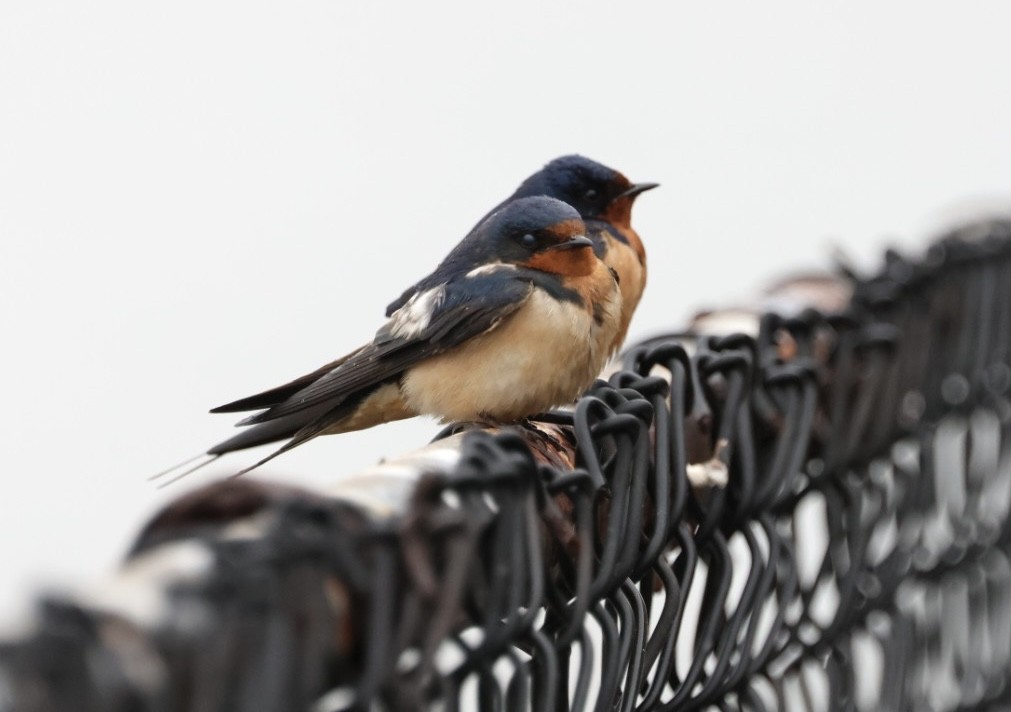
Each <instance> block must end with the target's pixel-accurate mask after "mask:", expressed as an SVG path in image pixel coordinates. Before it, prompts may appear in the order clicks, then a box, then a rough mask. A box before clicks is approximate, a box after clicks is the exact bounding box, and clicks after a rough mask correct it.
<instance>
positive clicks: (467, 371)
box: [402, 289, 620, 421]
mask: <svg viewBox="0 0 1011 712" xmlns="http://www.w3.org/2000/svg"><path fill="white" fill-rule="evenodd" d="M619 313H620V298H618V297H617V296H615V301H614V302H613V303H612V304H611V305H609V308H607V309H605V313H604V315H603V318H602V320H601V324H599V325H598V324H596V323H595V322H594V320H593V317H592V316H591V315H590V314H589V313H587V311H586V310H585V309H582V308H580V307H577V306H576V305H574V304H571V303H567V302H559V301H557V300H555V299H553V298H552V297H549V296H548V295H547V294H545V293H544V292H542V291H541V290H539V289H535V290H534V291H533V293H532V294H531V296H530V297H529V301H528V303H527V304H525V305H524V306H523V307H522V308H521V309H519V310H518V311H517V312H516V313H515V314H513V315H512V316H511V317H509V318H508V319H507V320H506V321H505V322H503V323H502V324H501V325H500V326H499V327H498V328H496V329H494V330H493V331H491V332H489V333H487V334H483V335H482V336H479V337H476V338H474V339H471V340H470V341H468V342H467V343H465V344H463V345H462V346H460V347H457V348H456V349H454V350H452V351H450V352H448V353H445V354H441V355H439V356H434V357H432V358H430V359H426V360H425V361H424V362H422V363H421V364H418V365H417V366H414V367H413V368H411V369H410V370H409V371H408V373H407V374H406V375H405V377H404V380H403V385H402V390H403V393H404V397H405V400H406V402H407V404H408V406H409V407H410V408H411V409H413V410H416V411H417V412H419V413H428V414H432V415H436V416H439V417H441V418H442V419H444V420H486V419H491V420H498V421H511V420H518V419H519V418H523V417H525V416H528V415H533V414H535V413H538V412H541V411H544V410H547V409H548V408H551V407H552V406H556V405H562V404H564V403H569V402H571V401H572V400H573V399H575V398H576V397H578V396H579V395H580V394H581V393H582V392H583V391H584V390H585V389H586V388H587V387H588V386H589V385H590V384H591V383H593V379H594V378H596V376H597V374H598V373H600V370H601V369H602V368H603V367H604V363H605V361H606V359H607V355H608V350H609V347H610V344H611V341H612V339H613V338H614V334H615V333H616V332H617V329H618V322H617V320H618V315H619Z"/></svg>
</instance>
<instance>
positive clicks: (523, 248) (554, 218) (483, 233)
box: [475, 195, 593, 264]
mask: <svg viewBox="0 0 1011 712" xmlns="http://www.w3.org/2000/svg"><path fill="white" fill-rule="evenodd" d="M475 234H476V235H477V236H478V237H479V239H480V240H481V241H482V242H484V243H485V244H486V245H488V247H489V248H490V250H491V252H492V254H493V255H494V256H495V257H496V258H498V259H499V260H500V261H502V262H507V263H518V264H522V263H526V262H528V261H529V260H530V258H531V257H532V256H534V255H536V254H538V253H542V252H554V251H566V250H573V249H580V248H588V247H591V246H592V244H593V243H591V242H590V240H589V238H587V237H586V225H585V224H584V223H583V220H582V218H580V217H579V213H578V212H576V210H575V208H573V207H572V206H571V205H568V204H566V203H563V202H562V201H561V200H556V199H555V198H549V197H547V196H544V195H539V196H533V197H529V198H520V199H519V200H513V201H511V202H509V203H507V204H506V205H504V206H502V207H501V208H500V209H498V210H497V211H495V212H494V213H492V214H491V215H489V216H488V217H487V218H485V220H484V221H483V222H482V223H481V224H480V225H479V226H478V227H477V229H476V230H475Z"/></svg>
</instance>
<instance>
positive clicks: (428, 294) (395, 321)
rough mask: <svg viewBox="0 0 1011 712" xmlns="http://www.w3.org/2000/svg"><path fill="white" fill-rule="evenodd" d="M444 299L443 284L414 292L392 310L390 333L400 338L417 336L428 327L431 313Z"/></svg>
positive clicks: (444, 287) (444, 289) (444, 290)
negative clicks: (402, 303) (398, 306)
mask: <svg viewBox="0 0 1011 712" xmlns="http://www.w3.org/2000/svg"><path fill="white" fill-rule="evenodd" d="M445 299H446V285H444V284H442V285H439V286H438V287H434V288H432V289H427V290H425V291H424V292H419V293H418V294H415V295H414V296H413V297H411V298H410V299H409V300H407V303H406V304H404V306H402V307H400V308H399V309H397V310H396V311H395V312H393V315H392V316H391V317H390V322H389V325H388V328H389V333H390V335H392V336H394V337H397V338H401V339H412V338H414V337H415V336H418V335H419V334H421V333H422V332H423V331H424V330H425V329H427V328H428V325H429V323H430V322H431V321H432V314H433V313H434V312H435V310H436V309H438V308H439V306H440V305H441V304H442V302H443V301H444V300H445Z"/></svg>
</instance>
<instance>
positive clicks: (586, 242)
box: [548, 235, 593, 250]
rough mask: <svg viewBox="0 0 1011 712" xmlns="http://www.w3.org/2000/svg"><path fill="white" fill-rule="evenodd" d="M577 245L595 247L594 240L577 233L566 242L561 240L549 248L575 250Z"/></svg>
mask: <svg viewBox="0 0 1011 712" xmlns="http://www.w3.org/2000/svg"><path fill="white" fill-rule="evenodd" d="M577 247H593V240H591V239H590V238H588V237H587V236H586V235H575V236H574V237H570V238H569V239H568V240H566V241H565V242H559V243H557V244H554V245H552V246H551V247H549V248H548V249H549V250H574V249H575V248H577Z"/></svg>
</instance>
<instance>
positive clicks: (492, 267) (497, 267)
mask: <svg viewBox="0 0 1011 712" xmlns="http://www.w3.org/2000/svg"><path fill="white" fill-rule="evenodd" d="M515 269H516V266H515V265H507V264H505V263H503V262H492V263H491V264H487V265H481V266H480V267H475V268H474V269H472V270H471V271H470V272H468V273H467V275H466V276H467V279H473V278H474V277H481V276H482V275H486V274H494V273H495V272H500V271H502V270H515Z"/></svg>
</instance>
